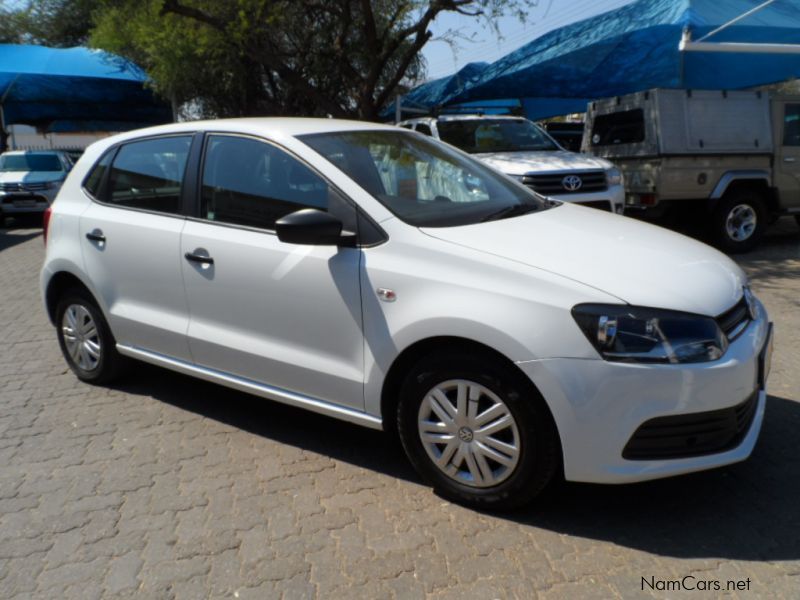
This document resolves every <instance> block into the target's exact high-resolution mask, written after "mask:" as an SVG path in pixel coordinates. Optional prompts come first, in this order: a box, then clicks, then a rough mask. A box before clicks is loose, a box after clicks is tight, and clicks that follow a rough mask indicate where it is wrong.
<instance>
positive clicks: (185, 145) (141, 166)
mask: <svg viewBox="0 0 800 600" xmlns="http://www.w3.org/2000/svg"><path fill="white" fill-rule="evenodd" d="M191 143H192V138H191V136H176V137H165V138H159V139H151V140H143V141H141V142H130V143H128V144H125V145H124V146H122V147H121V148H120V149H119V151H118V152H117V156H116V157H115V158H114V163H113V164H112V165H111V171H110V173H109V181H108V186H107V191H106V194H105V198H103V199H104V200H105V201H106V202H109V203H110V204H117V205H119V206H129V207H132V208H142V209H147V210H154V211H158V212H163V213H170V214H177V213H179V212H180V210H181V182H182V181H183V172H184V171H185V169H186V159H187V157H188V156H189V146H191Z"/></svg>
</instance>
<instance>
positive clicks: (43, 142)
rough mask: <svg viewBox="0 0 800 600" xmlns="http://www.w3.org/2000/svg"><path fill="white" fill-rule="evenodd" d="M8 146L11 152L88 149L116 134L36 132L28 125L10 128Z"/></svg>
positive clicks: (104, 132)
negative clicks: (89, 146)
mask: <svg viewBox="0 0 800 600" xmlns="http://www.w3.org/2000/svg"><path fill="white" fill-rule="evenodd" d="M8 133H9V138H8V146H9V149H10V150H46V149H56V150H57V149H65V150H69V149H76V148H86V146H88V145H89V144H91V143H92V142H95V141H97V140H99V139H101V138H104V137H108V136H109V135H114V133H115V132H110V131H100V132H87V133H45V134H40V133H37V132H36V129H35V128H34V127H29V126H28V125H11V126H9V127H8Z"/></svg>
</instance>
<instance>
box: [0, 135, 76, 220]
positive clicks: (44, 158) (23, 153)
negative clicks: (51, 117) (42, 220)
mask: <svg viewBox="0 0 800 600" xmlns="http://www.w3.org/2000/svg"><path fill="white" fill-rule="evenodd" d="M72 164H73V163H72V160H71V159H70V158H69V156H68V155H67V153H66V152H62V151H60V150H12V151H10V152H4V153H3V154H2V155H0V221H5V218H6V217H8V216H23V215H36V214H39V215H40V214H42V213H43V212H44V211H45V209H47V207H48V206H50V204H52V203H53V200H54V199H55V197H56V194H57V193H58V190H59V189H61V184H62V183H64V179H65V178H66V176H67V173H68V172H69V171H70V169H72Z"/></svg>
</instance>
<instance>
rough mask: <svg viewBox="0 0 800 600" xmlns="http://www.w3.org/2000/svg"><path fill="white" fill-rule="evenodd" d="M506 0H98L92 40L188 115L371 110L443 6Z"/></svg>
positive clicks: (495, 4) (413, 61)
mask: <svg viewBox="0 0 800 600" xmlns="http://www.w3.org/2000/svg"><path fill="white" fill-rule="evenodd" d="M519 6H521V3H518V2H515V1H513V0H508V1H502V0H429V1H422V0H228V1H225V2H222V1H219V0H103V3H102V6H101V9H100V10H99V11H98V12H97V13H95V19H96V28H95V30H94V32H93V34H92V38H91V41H92V44H93V45H95V46H98V47H101V48H104V49H107V50H110V51H112V52H116V53H118V54H121V55H123V56H126V57H128V58H131V59H132V60H134V61H136V62H137V63H139V64H140V65H142V66H143V67H144V68H145V69H146V70H147V72H148V73H149V74H150V76H151V77H152V80H153V85H154V87H155V89H156V90H157V91H158V92H160V93H161V94H163V95H164V96H166V97H168V98H170V99H172V100H173V102H175V103H176V104H178V105H183V106H185V107H188V110H189V111H190V112H191V113H194V114H200V115H204V116H238V115H256V114H269V115H326V114H330V115H333V116H351V117H359V118H366V119H375V118H377V116H378V114H379V112H380V110H381V109H382V108H383V107H385V106H386V105H387V104H388V103H389V102H391V101H392V99H393V96H394V95H395V94H396V93H397V90H398V89H400V88H401V86H402V85H403V83H407V82H411V81H415V80H417V79H419V78H420V77H421V75H422V73H423V71H424V64H423V61H422V58H421V55H420V50H421V49H422V47H423V46H424V45H425V43H426V42H427V41H428V40H429V39H430V37H431V34H430V32H429V30H428V26H429V25H430V23H431V22H432V21H433V19H435V18H436V16H437V15H438V14H440V13H441V12H446V11H451V12H460V13H462V14H469V15H473V16H476V17H478V16H481V15H482V16H483V17H484V18H487V19H489V20H491V19H493V18H494V17H496V16H498V14H499V13H500V12H501V11H503V10H505V11H508V10H514V9H515V7H516V8H518V7H519Z"/></svg>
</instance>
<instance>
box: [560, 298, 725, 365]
mask: <svg viewBox="0 0 800 600" xmlns="http://www.w3.org/2000/svg"><path fill="white" fill-rule="evenodd" d="M572 316H573V317H574V318H575V321H576V322H577V323H578V327H580V328H581V330H582V331H583V333H584V334H585V335H586V337H587V338H588V340H589V342H590V343H591V344H592V346H594V347H595V349H596V350H597V351H598V352H599V353H600V355H601V356H602V357H603V358H604V359H605V360H610V361H618V362H641V363H673V364H674V363H699V362H709V361H712V360H717V359H718V358H720V357H721V356H722V355H723V354H725V351H726V350H727V349H728V339H727V338H726V337H725V335H724V334H723V332H722V330H721V329H720V328H719V325H717V322H716V321H715V320H714V319H712V318H711V317H704V316H702V315H695V314H691V313H684V312H678V311H671V310H662V309H659V308H643V307H640V306H625V305H618V304H579V305H577V306H576V307H575V308H573V309H572Z"/></svg>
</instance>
